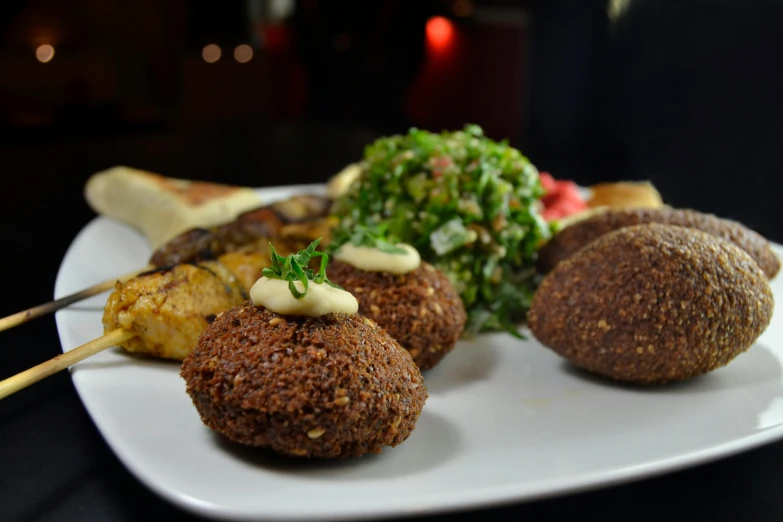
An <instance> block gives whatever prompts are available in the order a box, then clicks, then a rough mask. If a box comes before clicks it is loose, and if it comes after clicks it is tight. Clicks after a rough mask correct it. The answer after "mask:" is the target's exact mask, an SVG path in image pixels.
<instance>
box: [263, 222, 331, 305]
mask: <svg viewBox="0 0 783 522" xmlns="http://www.w3.org/2000/svg"><path fill="white" fill-rule="evenodd" d="M321 239H323V238H320V237H319V238H318V239H316V240H315V241H313V242H312V243H310V245H309V246H308V247H307V248H305V249H304V250H300V251H299V252H297V253H296V254H289V255H287V256H285V257H284V256H281V255H280V254H278V253H277V251H276V250H275V247H274V246H272V243H269V248H270V249H271V250H272V266H270V267H266V268H264V269H263V270H262V271H261V274H262V275H263V276H264V277H266V278H268V279H281V280H283V281H288V289H289V290H290V291H291V295H293V296H294V297H295V298H296V299H301V298H303V297H305V296H306V295H307V290H308V288H309V283H310V281H312V282H313V283H315V284H318V285H320V284H323V283H326V284H328V285H329V286H332V287H334V288H340V286H338V285H336V284H334V283H332V282H331V281H329V278H328V277H326V265H327V264H328V263H329V256H328V255H327V254H326V253H325V252H318V251H316V250H315V247H316V246H318V243H320V242H321ZM313 257H320V258H321V266H320V268H319V269H318V273H315V272H314V271H313V270H312V269H311V268H309V265H310V259H311V258H313ZM296 281H299V282H301V283H302V286H303V287H304V291H303V292H300V291H299V289H298V288H296V285H295V284H294V283H295V282H296Z"/></svg>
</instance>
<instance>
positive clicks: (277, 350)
mask: <svg viewBox="0 0 783 522" xmlns="http://www.w3.org/2000/svg"><path fill="white" fill-rule="evenodd" d="M181 375H182V377H183V378H184V379H185V382H186V384H187V392H188V394H189V395H190V397H191V399H192V400H193V404H194V405H195V407H196V409H197V411H198V412H199V415H200V416H201V418H202V420H203V422H204V423H205V424H206V425H207V426H208V427H210V428H212V429H214V430H216V431H218V432H220V433H222V434H223V435H225V436H226V437H227V438H228V439H230V440H232V441H235V442H238V443H241V444H245V445H250V446H258V447H267V448H271V449H272V450H274V451H276V452H278V453H280V454H283V455H286V456H294V457H312V458H345V457H358V456H361V455H363V454H365V453H380V452H381V448H382V447H383V446H396V445H398V444H400V443H402V442H403V441H405V440H406V439H407V438H408V436H409V435H410V434H411V432H412V431H413V429H414V427H415V424H416V421H417V420H418V418H419V415H420V414H421V411H422V408H423V407H424V403H425V401H426V399H427V389H426V386H425V385H424V380H423V378H422V376H421V372H420V370H419V368H418V367H417V366H416V365H415V364H414V362H413V360H412V359H411V357H410V354H408V353H407V352H406V351H405V350H404V349H403V348H402V347H401V346H400V345H399V344H398V343H397V342H396V341H395V340H394V339H393V338H392V337H391V336H389V335H388V334H387V333H386V332H385V331H384V330H383V329H382V328H380V327H379V326H378V325H377V324H375V323H373V322H372V321H370V320H369V319H367V318H364V317H362V316H360V315H356V314H352V315H346V314H328V315H324V316H320V317H304V316H283V315H280V314H277V313H274V312H272V311H270V310H268V309H266V308H263V307H256V306H254V305H253V304H252V303H251V302H249V301H248V302H246V303H245V304H244V306H242V307H238V308H233V309H231V310H229V311H227V312H224V313H222V314H221V315H219V316H218V317H217V319H215V321H214V322H213V323H212V324H211V325H210V326H209V327H208V328H207V329H206V330H205V331H204V333H203V334H202V335H201V337H200V339H199V342H198V345H197V346H196V347H195V349H194V350H193V351H192V352H191V354H190V355H189V356H188V357H187V358H186V359H185V360H184V362H183V364H182V369H181Z"/></svg>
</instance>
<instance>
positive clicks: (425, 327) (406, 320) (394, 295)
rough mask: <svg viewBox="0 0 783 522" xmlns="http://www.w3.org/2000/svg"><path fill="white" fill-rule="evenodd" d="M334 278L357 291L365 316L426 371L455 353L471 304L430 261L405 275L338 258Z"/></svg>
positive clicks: (333, 265) (332, 264) (332, 267)
mask: <svg viewBox="0 0 783 522" xmlns="http://www.w3.org/2000/svg"><path fill="white" fill-rule="evenodd" d="M327 275H328V277H329V280H330V281H332V282H334V283H336V284H338V285H340V286H342V287H343V288H344V289H345V290H347V291H349V292H351V293H352V294H353V295H354V296H355V297H356V300H357V301H359V313H360V314H362V315H364V316H366V317H369V318H370V319H372V320H373V321H375V322H376V323H378V324H379V325H380V326H382V327H383V328H384V329H386V331H387V332H389V334H390V335H391V336H392V337H394V338H395V339H396V340H397V341H398V342H399V343H400V344H401V345H402V346H403V348H405V349H407V350H408V351H409V352H410V354H411V356H412V357H413V360H414V361H415V362H416V364H417V365H418V366H419V368H421V369H422V370H429V369H430V368H433V367H434V366H436V365H437V364H438V363H439V362H440V361H441V360H442V359H443V357H445V356H446V354H448V353H449V352H451V351H452V350H453V349H454V346H455V345H456V343H457V341H458V340H459V337H460V335H461V334H462V331H463V329H464V328H465V322H466V321H467V313H466V312H465V306H464V304H463V302H462V299H460V297H459V294H458V293H457V291H456V290H455V289H454V287H453V286H452V285H451V282H450V281H449V280H448V278H447V277H446V276H445V275H444V274H443V273H442V272H440V271H438V270H437V269H435V267H433V266H432V265H430V264H429V263H426V262H422V264H421V265H420V266H419V268H417V269H416V270H414V271H412V272H410V273H408V274H401V275H394V274H389V273H385V272H369V271H365V270H359V269H358V268H356V267H354V266H352V265H350V264H348V263H344V262H342V261H339V260H332V261H330V263H329V268H328V271H327Z"/></svg>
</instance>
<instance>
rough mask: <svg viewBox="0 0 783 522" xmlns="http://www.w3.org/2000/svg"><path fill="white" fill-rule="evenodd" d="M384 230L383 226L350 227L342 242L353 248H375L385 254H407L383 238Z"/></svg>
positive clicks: (384, 226)
mask: <svg viewBox="0 0 783 522" xmlns="http://www.w3.org/2000/svg"><path fill="white" fill-rule="evenodd" d="M386 228H387V227H386V225H385V224H370V225H367V224H364V225H356V226H354V227H351V229H350V230H349V231H348V234H347V237H346V238H344V241H343V242H346V241H347V242H350V243H351V244H352V245H354V246H363V247H370V248H377V249H378V250H380V251H381V252H384V253H386V254H407V253H408V251H407V250H405V249H404V248H402V247H399V246H396V245H395V244H394V243H395V242H394V241H391V240H389V239H387V238H386V237H384V236H385V235H386ZM338 241H339V239H338Z"/></svg>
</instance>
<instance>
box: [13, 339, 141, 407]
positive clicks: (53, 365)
mask: <svg viewBox="0 0 783 522" xmlns="http://www.w3.org/2000/svg"><path fill="white" fill-rule="evenodd" d="M133 337H136V334H135V333H134V332H132V331H130V330H124V329H122V328H118V329H117V330H113V331H111V332H109V333H107V334H106V335H103V336H101V337H98V338H97V339H93V340H92V341H90V342H88V343H85V344H83V345H81V346H79V347H76V348H74V349H73V350H70V351H67V352H65V353H62V354H60V355H58V356H57V357H53V358H52V359H49V360H48V361H46V362H44V363H41V364H39V365H38V366H33V367H32V368H30V369H29V370H25V371H23V372H21V373H17V374H16V375H14V376H13V377H9V378H7V379H5V380H3V381H0V399H4V398H6V397H8V396H9V395H11V394H12V393H16V392H18V391H19V390H21V389H22V388H26V387H27V386H30V385H31V384H33V383H36V382H38V381H40V380H42V379H45V378H46V377H49V376H50V375H53V374H55V373H57V372H59V371H60V370H63V369H65V368H68V367H69V366H71V365H72V364H76V363H77V362H79V361H81V360H83V359H86V358H87V357H90V356H92V355H95V354H96V353H98V352H102V351H103V350H105V349H107V348H111V347H112V346H116V345H117V344H118V343H121V342H122V341H127V340H128V339H132V338H133Z"/></svg>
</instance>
